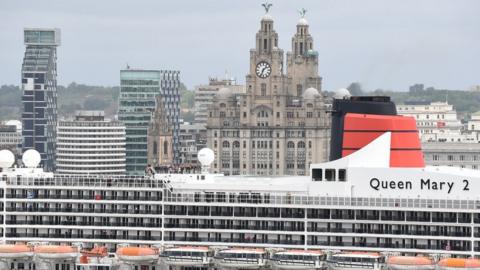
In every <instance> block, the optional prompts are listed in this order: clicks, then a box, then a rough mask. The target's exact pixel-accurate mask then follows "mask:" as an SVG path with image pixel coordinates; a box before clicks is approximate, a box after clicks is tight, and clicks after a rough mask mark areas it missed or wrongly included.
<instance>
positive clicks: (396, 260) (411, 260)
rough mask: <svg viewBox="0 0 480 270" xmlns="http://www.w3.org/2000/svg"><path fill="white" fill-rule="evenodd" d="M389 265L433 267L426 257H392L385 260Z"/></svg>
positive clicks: (431, 261)
mask: <svg viewBox="0 0 480 270" xmlns="http://www.w3.org/2000/svg"><path fill="white" fill-rule="evenodd" d="M387 264H390V265H433V264H434V263H433V260H432V259H430V258H428V257H415V256H392V257H390V258H388V259H387Z"/></svg>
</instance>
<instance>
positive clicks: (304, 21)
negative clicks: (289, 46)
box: [297, 18, 308, 25]
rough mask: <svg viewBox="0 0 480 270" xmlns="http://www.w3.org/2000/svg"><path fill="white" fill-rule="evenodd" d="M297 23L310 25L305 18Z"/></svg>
mask: <svg viewBox="0 0 480 270" xmlns="http://www.w3.org/2000/svg"><path fill="white" fill-rule="evenodd" d="M297 25H308V21H307V20H306V19H305V18H300V20H298V23H297Z"/></svg>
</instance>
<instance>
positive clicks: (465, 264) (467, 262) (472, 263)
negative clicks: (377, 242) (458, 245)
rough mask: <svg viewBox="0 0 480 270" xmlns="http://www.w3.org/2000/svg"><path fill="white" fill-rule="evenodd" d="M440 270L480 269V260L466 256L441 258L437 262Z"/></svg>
mask: <svg viewBox="0 0 480 270" xmlns="http://www.w3.org/2000/svg"><path fill="white" fill-rule="evenodd" d="M437 269H439V270H455V269H472V270H473V269H480V260H478V259H465V258H446V259H441V260H440V261H439V262H438V264H437Z"/></svg>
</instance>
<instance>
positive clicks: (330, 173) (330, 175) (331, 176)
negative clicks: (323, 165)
mask: <svg viewBox="0 0 480 270" xmlns="http://www.w3.org/2000/svg"><path fill="white" fill-rule="evenodd" d="M325 180H327V181H335V169H325Z"/></svg>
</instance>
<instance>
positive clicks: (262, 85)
mask: <svg viewBox="0 0 480 270" xmlns="http://www.w3.org/2000/svg"><path fill="white" fill-rule="evenodd" d="M260 89H261V95H262V97H264V96H266V95H267V84H266V83H262V84H261V85H260Z"/></svg>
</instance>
